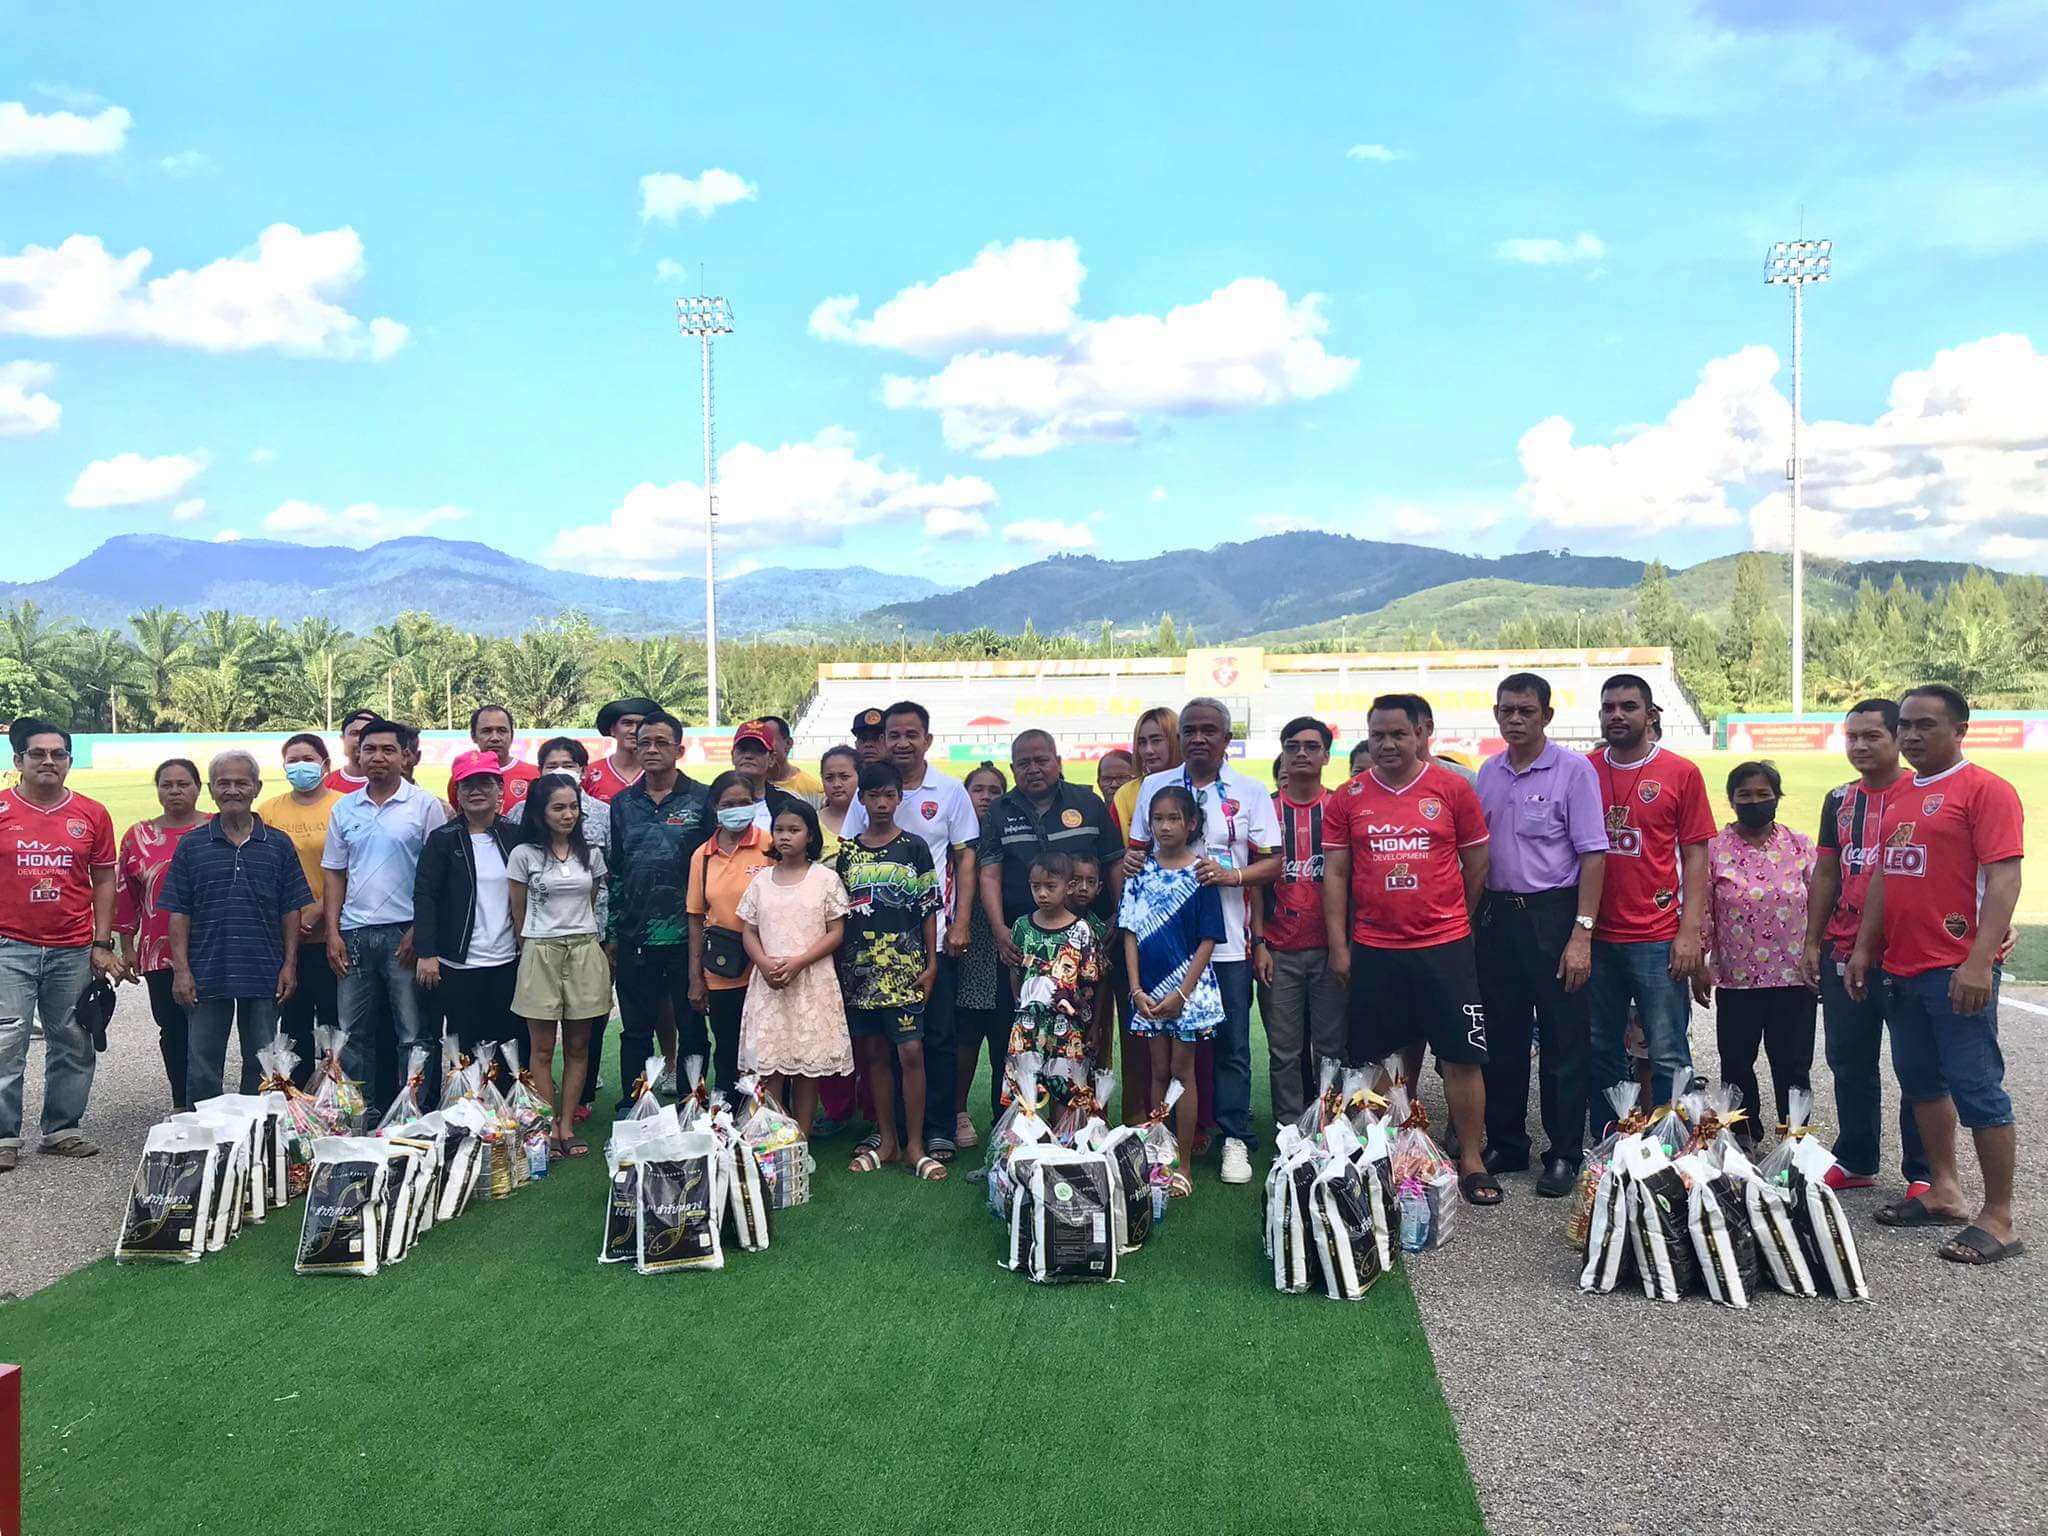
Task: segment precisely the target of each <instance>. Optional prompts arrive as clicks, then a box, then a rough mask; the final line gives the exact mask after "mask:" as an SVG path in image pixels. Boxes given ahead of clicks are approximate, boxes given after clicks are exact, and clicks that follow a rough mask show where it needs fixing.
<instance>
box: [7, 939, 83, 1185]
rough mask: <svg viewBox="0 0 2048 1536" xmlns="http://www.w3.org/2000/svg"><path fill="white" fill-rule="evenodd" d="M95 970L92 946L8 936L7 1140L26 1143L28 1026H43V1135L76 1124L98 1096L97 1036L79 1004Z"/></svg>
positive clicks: (10, 1143)
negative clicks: (47, 945) (80, 1018)
mask: <svg viewBox="0 0 2048 1536" xmlns="http://www.w3.org/2000/svg"><path fill="white" fill-rule="evenodd" d="M91 977H92V950H91V948H90V947H89V946H86V945H82V944H81V945H79V946H78V947H77V948H75V949H44V948H42V947H41V946H40V945H36V944H24V943H22V942H21V941H20V940H19V939H0V1147H18V1146H20V1145H21V1081H22V1074H23V1073H24V1072H25V1071H26V1069H27V1067H28V1028H29V1025H30V1024H31V1023H32V1022H35V1021H37V1020H40V1021H41V1022H42V1026H43V1124H42V1131H43V1139H44V1140H45V1141H48V1140H49V1139H50V1138H51V1137H52V1136H60V1135H62V1134H63V1133H64V1132H66V1131H72V1130H76V1129H77V1128H78V1122H79V1121H81V1120H83V1119H84V1118H85V1103H86V1100H87V1099H88V1098H90V1097H91V1096H92V1071H93V1064H94V1060H95V1057H94V1053H93V1048H92V1037H91V1036H90V1035H88V1034H87V1033H86V1032H85V1031H84V1030H83V1029H80V1028H79V1027H78V1024H77V1022H76V1021H75V1020H74V1019H73V1018H72V1016H71V1015H72V1011H73V1010H74V1009H75V1008H77V1006H78V999H79V995H80V994H81V993H83V992H84V991H85V984H86V982H87V981H89V980H90V979H91Z"/></svg>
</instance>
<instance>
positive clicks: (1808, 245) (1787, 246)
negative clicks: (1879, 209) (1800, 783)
mask: <svg viewBox="0 0 2048 1536" xmlns="http://www.w3.org/2000/svg"><path fill="white" fill-rule="evenodd" d="M1834 251H1835V242H1834V241H1832V240H1780V241H1778V242H1777V244H1775V245H1773V246H1772V247H1771V250H1770V254H1769V255H1767V256H1765V257H1764V281H1765V283H1767V284H1769V285H1770V286H1771V287H1773V288H1790V289H1791V290H1792V457H1791V459H1790V460H1789V461H1788V462H1787V464H1786V466H1785V478H1786V479H1788V480H1790V481H1791V482H1792V540H1791V542H1792V718H1793V719H1794V720H1804V719H1805V718H1806V561H1805V558H1804V555H1803V552H1802V550H1801V548H1800V544H1799V503H1800V499H1801V493H1802V491H1803V490H1804V489H1805V468H1804V466H1803V465H1802V464H1801V463H1800V461H1799V416H1800V411H1801V408H1802V407H1803V405H1804V403H1805V402H1804V399H1803V396H1802V389H1803V385H1804V378H1803V369H1804V364H1805V357H1804V352H1805V346H1806V285H1807V284H1808V283H1824V282H1826V281H1827V280H1828V275H1829V272H1830V270H1831V269H1832V267H1833V266H1834V259H1835V258H1834Z"/></svg>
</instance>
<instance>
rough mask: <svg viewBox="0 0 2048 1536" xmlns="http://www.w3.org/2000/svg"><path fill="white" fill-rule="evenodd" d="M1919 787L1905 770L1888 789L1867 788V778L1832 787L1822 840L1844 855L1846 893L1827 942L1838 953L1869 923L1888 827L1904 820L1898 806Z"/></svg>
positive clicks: (1845, 951)
mask: <svg viewBox="0 0 2048 1536" xmlns="http://www.w3.org/2000/svg"><path fill="white" fill-rule="evenodd" d="M1912 788H1913V775H1912V774H1910V773H1902V774H1900V775H1899V776H1898V777H1897V778H1896V779H1894V780H1892V782H1891V783H1889V784H1887V785H1886V786H1885V787H1884V788H1883V789H1869V788H1866V787H1865V786H1864V784H1863V782H1862V781H1861V780H1857V781H1855V782H1854V783H1849V784H1844V785H1842V786H1841V787H1840V788H1838V789H1831V790H1829V791H1828V797H1827V800H1826V802H1825V803H1824V804H1823V805H1822V806H1821V813H1820V846H1821V848H1822V849H1823V850H1826V849H1833V850H1835V852H1836V853H1837V855H1838V856H1839V857H1840V859H1841V869H1842V886H1841V893H1840V894H1839V895H1837V896H1836V897H1835V910H1834V911H1833V912H1832V913H1830V914H1829V916H1828V929H1827V942H1828V944H1829V945H1830V946H1831V947H1832V949H1833V952H1834V954H1835V955H1836V957H1837V958H1839V959H1843V960H1846V959H1848V957H1849V951H1850V950H1852V949H1854V948H1855V947H1856V930H1857V929H1858V928H1859V927H1861V926H1862V923H1863V903H1864V902H1865V900H1867V899H1868V897H1869V894H1870V877H1871V874H1872V873H1873V872H1874V871H1875V870H1876V869H1877V852H1878V849H1880V848H1881V847H1883V846H1884V835H1885V829H1886V828H1887V827H1891V826H1895V825H1896V824H1897V822H1898V820H1899V818H1898V816H1897V815H1896V813H1895V812H1894V811H1893V809H1892V807H1893V804H1894V802H1897V803H1899V804H1903V803H1904V799H1903V797H1904V796H1905V795H1906V794H1908V793H1910V792H1911V790H1912Z"/></svg>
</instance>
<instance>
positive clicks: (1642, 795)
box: [1636, 779, 1664, 805]
mask: <svg viewBox="0 0 2048 1536" xmlns="http://www.w3.org/2000/svg"><path fill="white" fill-rule="evenodd" d="M1663 792H1664V786H1663V785H1661V784H1659V783H1658V782H1657V781H1656V780H1655V779H1652V780H1650V782H1649V783H1647V784H1644V785H1641V786H1639V787H1638V788H1637V790H1636V798H1637V799H1638V800H1640V801H1642V802H1643V804H1645V805H1655V804H1656V803H1657V797H1658V796H1659V795H1661V794H1662V793H1663Z"/></svg>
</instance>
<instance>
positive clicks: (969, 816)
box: [839, 763, 981, 917]
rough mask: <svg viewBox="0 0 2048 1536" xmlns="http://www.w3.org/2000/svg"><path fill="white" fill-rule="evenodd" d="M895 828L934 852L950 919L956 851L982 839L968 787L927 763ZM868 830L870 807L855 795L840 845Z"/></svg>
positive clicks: (908, 793)
mask: <svg viewBox="0 0 2048 1536" xmlns="http://www.w3.org/2000/svg"><path fill="white" fill-rule="evenodd" d="M896 825H897V826H898V827H900V828H901V829H902V830H903V831H905V832H914V833H916V834H917V835H918V836H919V837H921V838H923V839H924V842H925V846H926V847H927V848H929V849H931V852H932V868H933V869H934V870H936V871H938V876H939V900H940V902H941V903H942V904H943V905H944V907H945V909H946V914H947V915H948V916H949V917H950V916H951V915H952V912H953V850H954V849H955V848H971V847H973V846H974V844H975V843H976V842H977V841H979V840H980V838H981V820H980V818H979V817H977V816H976V815H975V814H974V802H973V801H972V800H970V799H968V798H967V787H966V786H965V785H964V784H962V783H961V782H960V781H959V780H958V779H949V778H947V777H946V776H945V775H944V774H943V773H941V772H939V770H938V769H936V768H934V767H933V766H932V765H931V764H930V763H926V764H925V765H924V782H923V783H922V784H919V785H918V786H917V787H916V788H914V789H913V788H912V787H911V786H910V785H908V784H906V785H904V786H903V803H902V804H901V805H899V806H897V807H896ZM867 829H868V812H867V807H866V806H864V805H862V804H861V803H860V796H858V795H855V796H854V797H853V804H851V805H849V806H848V807H847V808H846V820H845V822H844V823H843V824H842V825H841V827H840V828H839V838H840V841H842V842H844V841H846V840H847V839H849V838H855V837H859V836H860V835H861V833H863V832H865V831H867Z"/></svg>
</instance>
